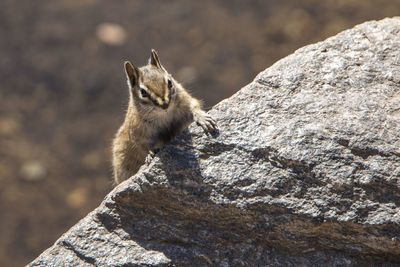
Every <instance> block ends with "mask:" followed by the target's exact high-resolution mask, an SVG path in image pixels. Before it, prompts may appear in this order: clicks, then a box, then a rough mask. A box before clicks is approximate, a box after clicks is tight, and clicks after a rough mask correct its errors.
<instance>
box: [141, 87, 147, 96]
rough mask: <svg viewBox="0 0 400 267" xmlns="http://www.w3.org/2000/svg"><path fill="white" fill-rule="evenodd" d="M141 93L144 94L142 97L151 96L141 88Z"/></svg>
mask: <svg viewBox="0 0 400 267" xmlns="http://www.w3.org/2000/svg"><path fill="white" fill-rule="evenodd" d="M140 93H141V94H142V97H148V96H149V94H148V93H147V91H146V90H145V89H143V88H140Z"/></svg>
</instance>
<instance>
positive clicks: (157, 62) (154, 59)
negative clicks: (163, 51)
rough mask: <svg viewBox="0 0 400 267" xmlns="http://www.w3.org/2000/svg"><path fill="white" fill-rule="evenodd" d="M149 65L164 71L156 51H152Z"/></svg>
mask: <svg viewBox="0 0 400 267" xmlns="http://www.w3.org/2000/svg"><path fill="white" fill-rule="evenodd" d="M149 63H150V64H151V65H152V66H154V67H156V68H159V69H164V68H163V66H162V65H161V62H160V59H159V58H158V55H157V52H156V50H154V49H151V56H150V59H149Z"/></svg>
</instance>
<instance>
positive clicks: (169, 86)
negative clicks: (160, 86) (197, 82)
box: [168, 79, 172, 89]
mask: <svg viewBox="0 0 400 267" xmlns="http://www.w3.org/2000/svg"><path fill="white" fill-rule="evenodd" d="M168 88H169V89H171V88H172V81H171V80H170V79H168Z"/></svg>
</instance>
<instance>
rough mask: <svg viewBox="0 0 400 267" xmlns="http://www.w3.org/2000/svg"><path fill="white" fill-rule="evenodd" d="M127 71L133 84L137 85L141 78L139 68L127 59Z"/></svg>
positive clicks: (125, 64)
mask: <svg viewBox="0 0 400 267" xmlns="http://www.w3.org/2000/svg"><path fill="white" fill-rule="evenodd" d="M124 66H125V73H126V77H127V78H128V80H129V81H130V82H131V85H132V86H135V85H136V84H137V83H138V80H139V69H138V68H137V67H136V66H134V65H132V63H130V62H129V61H125V63H124Z"/></svg>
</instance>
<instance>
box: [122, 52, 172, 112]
mask: <svg viewBox="0 0 400 267" xmlns="http://www.w3.org/2000/svg"><path fill="white" fill-rule="evenodd" d="M124 65H125V73H126V76H127V78H128V85H129V88H130V90H131V93H132V97H133V100H134V101H135V102H136V103H137V104H139V105H142V106H145V107H147V108H161V109H164V110H166V109H168V107H169V104H170V102H171V98H173V97H174V95H175V92H176V86H177V83H176V81H175V80H174V79H173V78H172V76H171V75H170V74H168V72H167V71H166V70H165V68H164V67H163V66H162V65H161V62H160V59H159V58H158V55H157V52H156V51H155V50H154V49H152V50H151V56H150V59H149V63H148V64H147V65H146V66H144V67H141V68H137V67H136V66H135V65H133V64H132V63H130V62H129V61H126V62H125V64H124Z"/></svg>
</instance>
